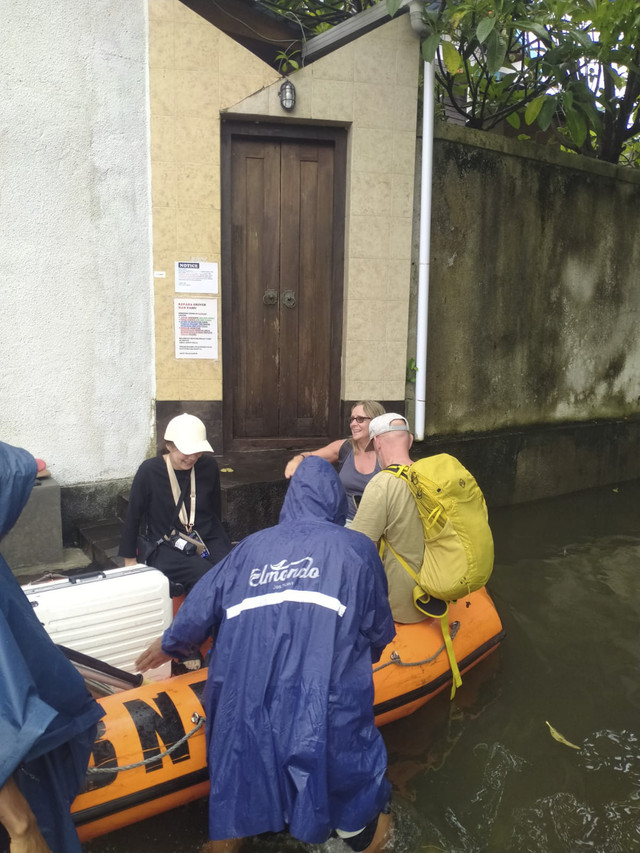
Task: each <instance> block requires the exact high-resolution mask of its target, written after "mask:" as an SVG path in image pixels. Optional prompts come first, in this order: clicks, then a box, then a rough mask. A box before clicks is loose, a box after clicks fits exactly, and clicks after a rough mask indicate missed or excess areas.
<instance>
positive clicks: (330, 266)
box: [223, 134, 344, 447]
mask: <svg viewBox="0 0 640 853" xmlns="http://www.w3.org/2000/svg"><path fill="white" fill-rule="evenodd" d="M307 135H308V134H307ZM342 147H343V146H339V148H340V156H342ZM223 150H224V146H223ZM228 150H229V152H230V154H229V165H230V177H229V182H228V188H227V192H226V193H225V184H224V181H223V199H224V197H225V195H226V196H227V197H228V207H229V211H230V217H229V219H230V226H229V239H228V240H225V249H226V250H227V251H228V258H229V262H228V264H227V265H225V267H224V268H223V269H224V274H223V278H224V281H225V282H228V285H227V287H226V288H225V290H224V293H223V320H224V321H225V322H224V323H223V325H224V327H225V328H228V322H227V320H228V319H230V321H231V329H232V337H231V341H230V342H227V335H226V334H225V339H224V340H225V344H224V359H225V372H224V382H225V386H224V400H225V443H229V442H230V443H231V445H232V446H235V447H242V446H254V447H259V446H284V445H286V444H291V443H292V442H293V443H294V444H295V440H296V439H300V440H302V439H305V438H308V439H322V440H326V439H327V438H328V437H329V436H330V435H331V434H332V433H333V431H334V430H335V426H336V424H337V419H338V417H339V411H338V410H339V383H340V375H339V372H340V346H341V314H342V281H341V278H342V229H343V227H344V220H343V214H341V213H338V215H337V216H336V210H337V207H338V210H339V206H340V205H341V206H342V208H343V206H344V200H343V196H342V195H341V194H340V193H336V181H337V179H338V176H339V175H340V174H343V169H342V168H341V167H340V165H339V166H338V168H336V142H335V140H334V139H331V138H328V139H317V138H312V139H297V138H296V139H287V138H284V139H283V138H267V139H264V138H261V137H259V138H252V137H246V136H243V135H242V134H238V135H237V136H234V135H230V139H229V143H228ZM223 178H224V174H223ZM337 195H339V196H340V198H339V199H337V198H336V196H337ZM223 205H224V201H223ZM302 443H303V444H304V442H302Z"/></svg>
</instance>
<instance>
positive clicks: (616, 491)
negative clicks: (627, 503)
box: [611, 489, 620, 495]
mask: <svg viewBox="0 0 640 853" xmlns="http://www.w3.org/2000/svg"><path fill="white" fill-rule="evenodd" d="M611 491H613V492H615V493H616V495H617V494H618V492H619V491H620V489H612V490H611Z"/></svg>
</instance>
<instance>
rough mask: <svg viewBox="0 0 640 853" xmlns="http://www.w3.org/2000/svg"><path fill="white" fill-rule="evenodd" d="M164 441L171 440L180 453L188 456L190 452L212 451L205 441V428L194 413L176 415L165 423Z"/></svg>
mask: <svg viewBox="0 0 640 853" xmlns="http://www.w3.org/2000/svg"><path fill="white" fill-rule="evenodd" d="M164 438H165V441H172V442H173V443H174V444H175V446H176V447H177V448H178V450H179V451H180V453H184V454H185V455H187V456H190V455H191V454H192V453H204V452H205V451H206V450H209V451H211V453H213V447H211V445H210V444H209V442H208V441H207V430H206V428H205V425H204V424H203V423H202V421H201V420H200V418H197V417H196V416H195V415H188V414H187V413H186V412H185V413H184V414H183V415H178V416H177V417H175V418H172V419H171V420H170V421H169V423H168V424H167V428H166V430H165V433H164Z"/></svg>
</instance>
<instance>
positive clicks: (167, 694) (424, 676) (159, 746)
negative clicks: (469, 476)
mask: <svg viewBox="0 0 640 853" xmlns="http://www.w3.org/2000/svg"><path fill="white" fill-rule="evenodd" d="M449 631H450V635H451V637H452V640H453V649H454V652H455V656H456V660H457V662H458V666H459V669H460V672H461V673H462V674H464V672H465V671H467V670H469V669H470V668H471V667H473V666H475V665H476V664H477V663H479V662H480V661H481V660H482V659H483V658H485V657H486V656H487V655H489V654H490V653H491V652H492V651H494V649H496V648H497V646H498V644H499V643H500V641H501V640H502V638H503V636H504V632H503V629H502V624H501V622H500V618H499V616H498V614H497V612H496V609H495V607H494V605H493V602H492V601H491V598H490V597H489V595H488V593H487V592H486V590H484V589H481V590H479V591H478V592H474V593H472V594H471V595H470V596H469V597H468V598H466V599H465V600H463V601H459V602H457V603H455V604H453V605H451V606H450V608H449ZM373 669H374V676H373V677H374V684H375V714H376V722H377V724H378V725H384V724H385V723H389V722H391V721H393V720H397V719H399V718H401V717H404V716H407V715H408V714H411V713H413V712H414V711H416V710H417V709H418V708H419V707H421V706H422V705H424V704H425V703H426V702H428V701H429V700H430V699H431V698H433V697H434V696H435V695H437V694H438V693H440V692H441V691H442V690H445V689H447V687H450V686H451V680H452V676H451V670H450V667H449V660H448V657H447V652H446V650H445V644H444V642H443V636H442V632H441V627H440V622H439V621H438V620H437V619H427V620H426V621H425V622H419V623H416V624H414V625H397V635H396V637H395V639H394V640H393V642H392V643H390V644H389V646H387V648H386V649H385V650H384V652H383V654H382V657H381V659H380V661H379V662H378V663H377V664H376V665H375V666H374V668H373ZM206 677H207V670H206V668H205V669H200V670H197V671H195V672H190V673H186V674H184V675H178V676H175V677H173V678H166V679H164V680H160V681H154V682H151V683H144V684H141V685H140V686H137V687H133V686H132V687H129V688H128V689H123V690H120V691H119V692H115V693H113V694H112V695H109V696H105V697H103V698H100V699H99V701H100V702H101V704H102V706H103V707H104V710H105V716H104V717H103V719H102V720H101V721H100V723H99V727H98V735H97V738H96V742H95V745H94V748H93V755H92V758H91V761H90V766H89V770H88V773H87V779H86V783H85V787H84V789H83V791H82V792H81V793H80V794H79V795H78V797H77V798H76V800H75V801H74V803H73V807H72V813H73V817H74V820H75V823H76V826H77V829H78V834H79V836H80V839H81V841H88V840H90V839H91V838H95V837H97V836H99V835H104V834H105V833H108V832H111V831H113V830H115V829H119V828H121V827H123V826H127V825H128V824H131V823H135V822H137V821H140V820H143V819H145V818H148V817H152V816H153V815H156V814H159V813H160V812H163V811H166V810H168V809H172V808H175V807H176V806H179V805H183V804H185V803H187V802H190V801H191V800H195V799H198V798H199V797H203V796H206V794H207V792H208V787H209V785H208V777H207V767H206V750H205V732H204V725H203V724H204V709H203V707H202V695H203V690H204V685H205V681H206ZM116 680H117V679H116Z"/></svg>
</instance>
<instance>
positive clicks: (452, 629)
mask: <svg viewBox="0 0 640 853" xmlns="http://www.w3.org/2000/svg"><path fill="white" fill-rule="evenodd" d="M459 630H460V623H459V622H452V623H451V624H450V625H449V635H450V637H451V639H452V640H453V638H454V637H455V635H456V634H457V633H458V631H459ZM444 650H445V644H444V643H443V644H442V645H441V646H440V648H439V649H438V651H437V652H436V653H435V654H433V655H431V657H430V658H425V659H424V660H417V661H412V662H411V663H405V661H403V660H402V658H401V657H400V655H399V654H398V652H396V651H393V652H391V659H390V660H388V661H387V662H386V663H381V664H380V666H374V668H373V671H374V672H379V671H380V670H381V669H384V668H385V666H391V665H392V664H395V665H396V666H422V665H423V664H425V663H432V662H433V661H434V660H435V659H436V658H437V657H438V655H440V654H442V652H443V651H444Z"/></svg>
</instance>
